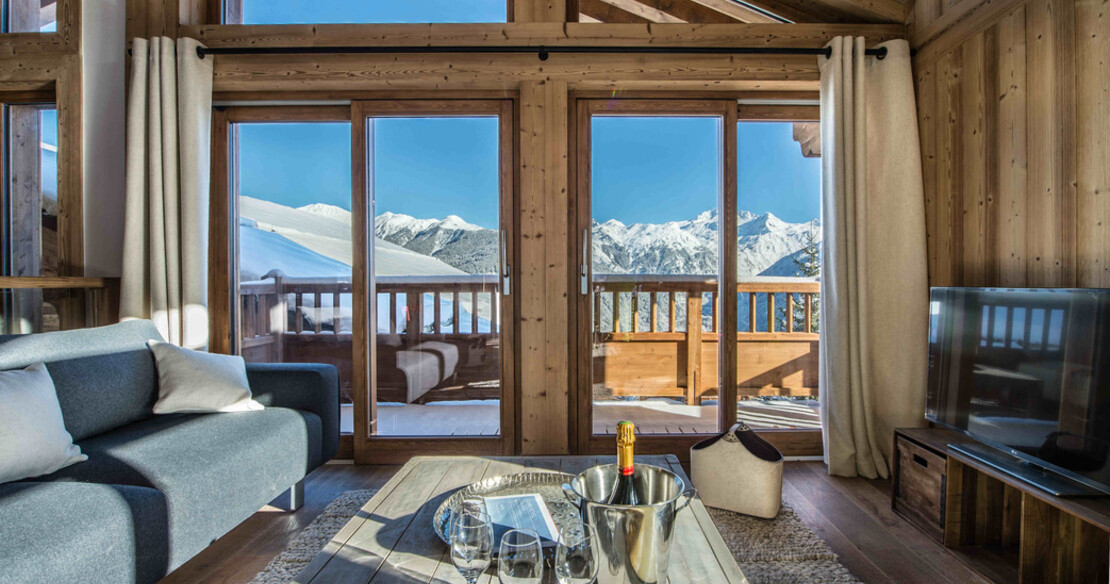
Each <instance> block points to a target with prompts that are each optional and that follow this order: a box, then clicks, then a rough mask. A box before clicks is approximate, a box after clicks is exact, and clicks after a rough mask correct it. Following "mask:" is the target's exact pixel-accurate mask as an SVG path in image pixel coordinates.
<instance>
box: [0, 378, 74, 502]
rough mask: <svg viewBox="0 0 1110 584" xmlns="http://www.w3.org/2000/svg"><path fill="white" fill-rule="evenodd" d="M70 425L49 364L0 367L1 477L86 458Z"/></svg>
mask: <svg viewBox="0 0 1110 584" xmlns="http://www.w3.org/2000/svg"><path fill="white" fill-rule="evenodd" d="M88 459H89V457H88V456H86V455H84V454H81V449H80V448H79V447H78V446H77V445H76V444H74V443H73V436H71V435H70V434H69V432H67V431H66V426H65V422H64V421H63V420H62V408H61V406H60V405H58V392H57V391H56V390H55V389H54V380H53V379H51V378H50V372H49V371H47V370H46V365H44V364H42V363H37V364H35V365H31V366H30V367H28V368H26V369H16V370H12V371H0V483H6V482H8V481H17V480H19V479H26V478H30V477H37V476H42V475H46V474H50V473H52V472H54V471H56V470H58V469H60V468H62V467H66V466H69V465H71V464H76V463H78V462H82V461H85V460H88Z"/></svg>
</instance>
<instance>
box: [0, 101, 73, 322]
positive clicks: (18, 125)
mask: <svg viewBox="0 0 1110 584" xmlns="http://www.w3.org/2000/svg"><path fill="white" fill-rule="evenodd" d="M0 118H2V120H0V128H2V132H0V133H2V136H3V144H2V146H0V153H2V156H0V161H2V163H0V193H2V195H0V202H2V205H0V206H2V210H3V215H2V216H3V220H2V221H0V224H2V225H0V250H2V254H0V255H2V256H3V257H2V261H0V275H3V276H22V277H36V276H57V275H58V264H59V262H58V139H57V138H58V115H57V110H55V109H54V106H53V105H39V104H7V105H0ZM54 300H55V299H54V298H52V297H50V296H49V295H48V296H47V297H44V296H43V293H42V292H41V291H39V290H24V291H18V292H13V293H12V294H10V295H8V296H5V297H4V299H3V304H4V306H3V310H2V311H0V318H2V319H3V321H4V323H3V327H0V328H3V329H4V330H5V331H7V332H15V333H28V332H41V331H50V330H57V329H58V328H59V326H60V322H59V315H58V307H57V306H56V304H57V303H55V302H54Z"/></svg>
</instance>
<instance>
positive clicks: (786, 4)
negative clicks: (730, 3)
mask: <svg viewBox="0 0 1110 584" xmlns="http://www.w3.org/2000/svg"><path fill="white" fill-rule="evenodd" d="M744 3H745V4H749V5H751V6H754V7H756V8H759V9H760V10H765V11H767V12H770V13H771V14H774V15H776V16H781V17H782V18H785V19H786V20H789V21H790V22H797V23H807V24H808V23H817V22H840V21H841V20H840V19H841V18H842V16H843V15H838V14H836V13H835V12H833V11H832V10H829V9H828V8H825V7H823V6H820V5H819V4H818V3H817V2H815V1H814V0H744Z"/></svg>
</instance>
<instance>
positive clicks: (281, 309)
mask: <svg viewBox="0 0 1110 584" xmlns="http://www.w3.org/2000/svg"><path fill="white" fill-rule="evenodd" d="M283 279H284V275H283V274H281V272H278V273H275V274H274V308H273V313H271V314H270V333H271V334H273V335H274V352H275V353H277V361H278V362H279V363H281V362H284V361H285V331H286V330H287V329H288V326H289V323H288V321H289V307H288V302H287V301H286V300H285V289H284V286H285V284H284V283H283V282H282V280H283Z"/></svg>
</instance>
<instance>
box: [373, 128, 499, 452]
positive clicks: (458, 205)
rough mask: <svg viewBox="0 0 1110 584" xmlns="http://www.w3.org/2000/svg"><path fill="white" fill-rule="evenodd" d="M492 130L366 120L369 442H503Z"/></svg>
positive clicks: (495, 133)
mask: <svg viewBox="0 0 1110 584" xmlns="http://www.w3.org/2000/svg"><path fill="white" fill-rule="evenodd" d="M500 130H501V126H500V120H499V119H498V116H497V115H496V114H493V115H484V116H482V115H474V116H438V117H417V116H411V117H409V116H405V117H392V116H391V117H386V116H375V117H371V118H369V119H368V120H367V135H368V139H367V148H368V163H369V165H370V167H371V171H372V172H371V177H372V181H373V183H372V185H371V186H372V188H373V215H374V216H373V233H374V237H375V245H374V246H373V248H372V249H373V256H372V260H371V263H372V265H373V266H374V302H375V305H376V312H375V314H376V317H377V331H376V332H377V334H376V353H375V354H376V357H375V363H374V367H373V369H372V374H373V375H374V377H375V379H374V381H375V384H374V387H375V401H376V406H377V407H376V412H377V422H376V426H375V432H374V433H375V434H377V435H378V436H497V435H499V434H500V433H501V409H500V404H501V392H502V384H501V378H502V375H501V372H502V350H503V348H504V347H503V338H502V334H501V333H502V330H503V328H504V326H506V322H505V319H504V315H503V312H502V298H503V292H504V290H503V287H502V281H501V274H502V266H503V260H502V253H501V246H502V245H503V238H502V230H503V227H502V220H501V185H500V179H501V168H500V143H501V137H500ZM511 324H512V323H511V321H509V322H508V325H509V326H511Z"/></svg>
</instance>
